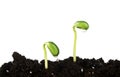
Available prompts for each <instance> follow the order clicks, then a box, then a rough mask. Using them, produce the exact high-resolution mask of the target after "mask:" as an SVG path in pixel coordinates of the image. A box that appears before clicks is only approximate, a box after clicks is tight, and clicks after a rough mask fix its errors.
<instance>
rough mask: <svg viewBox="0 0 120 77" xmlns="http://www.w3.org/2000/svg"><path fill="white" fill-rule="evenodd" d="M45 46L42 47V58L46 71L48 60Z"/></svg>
mask: <svg viewBox="0 0 120 77" xmlns="http://www.w3.org/2000/svg"><path fill="white" fill-rule="evenodd" d="M45 46H46V44H44V45H43V50H44V58H45V69H48V60H47V52H46V48H45Z"/></svg>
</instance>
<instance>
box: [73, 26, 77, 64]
mask: <svg viewBox="0 0 120 77" xmlns="http://www.w3.org/2000/svg"><path fill="white" fill-rule="evenodd" d="M73 31H74V46H73V61H74V62H76V41H77V32H76V30H75V26H73Z"/></svg>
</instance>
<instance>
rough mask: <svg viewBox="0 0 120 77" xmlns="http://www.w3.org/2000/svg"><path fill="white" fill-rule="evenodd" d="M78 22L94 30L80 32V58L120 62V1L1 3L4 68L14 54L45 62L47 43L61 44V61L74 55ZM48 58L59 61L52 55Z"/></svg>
mask: <svg viewBox="0 0 120 77" xmlns="http://www.w3.org/2000/svg"><path fill="white" fill-rule="evenodd" d="M78 20H85V21H87V22H88V23H89V25H90V28H89V30H88V31H86V32H83V31H80V30H78V29H77V33H78V40H77V56H79V57H82V58H93V57H94V58H96V59H98V58H100V57H102V58H103V59H104V60H105V61H107V60H109V59H119V60H120V54H119V52H120V2H119V0H0V65H1V64H3V63H4V62H8V61H12V60H13V58H12V53H13V52H14V51H17V52H19V53H20V54H22V55H25V56H26V57H27V58H30V59H37V60H39V61H41V60H42V59H44V54H43V48H42V45H43V43H44V42H46V41H54V42H55V43H56V44H57V45H58V47H59V48H60V54H59V56H58V59H65V58H68V57H69V56H72V54H73V30H72V26H73V24H74V23H75V22H76V21H78ZM48 59H49V60H52V61H54V60H56V58H54V57H53V56H52V55H51V54H50V52H48Z"/></svg>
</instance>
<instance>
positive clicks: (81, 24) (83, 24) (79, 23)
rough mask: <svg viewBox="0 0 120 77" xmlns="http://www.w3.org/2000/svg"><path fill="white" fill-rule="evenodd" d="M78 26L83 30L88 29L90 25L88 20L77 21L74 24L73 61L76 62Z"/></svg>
mask: <svg viewBox="0 0 120 77" xmlns="http://www.w3.org/2000/svg"><path fill="white" fill-rule="evenodd" d="M76 28H78V29H82V30H88V28H89V25H88V23H87V22H86V21H77V22H75V23H74V25H73V32H74V46H73V62H76V41H77V32H76Z"/></svg>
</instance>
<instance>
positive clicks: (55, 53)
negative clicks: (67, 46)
mask: <svg viewBox="0 0 120 77" xmlns="http://www.w3.org/2000/svg"><path fill="white" fill-rule="evenodd" d="M46 47H47V48H48V49H49V51H50V52H51V54H52V55H53V56H54V57H56V56H58V55H59V48H58V46H57V45H56V44H55V43H54V42H51V41H49V42H46V43H44V44H43V50H44V59H45V69H48V60H47V52H46Z"/></svg>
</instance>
